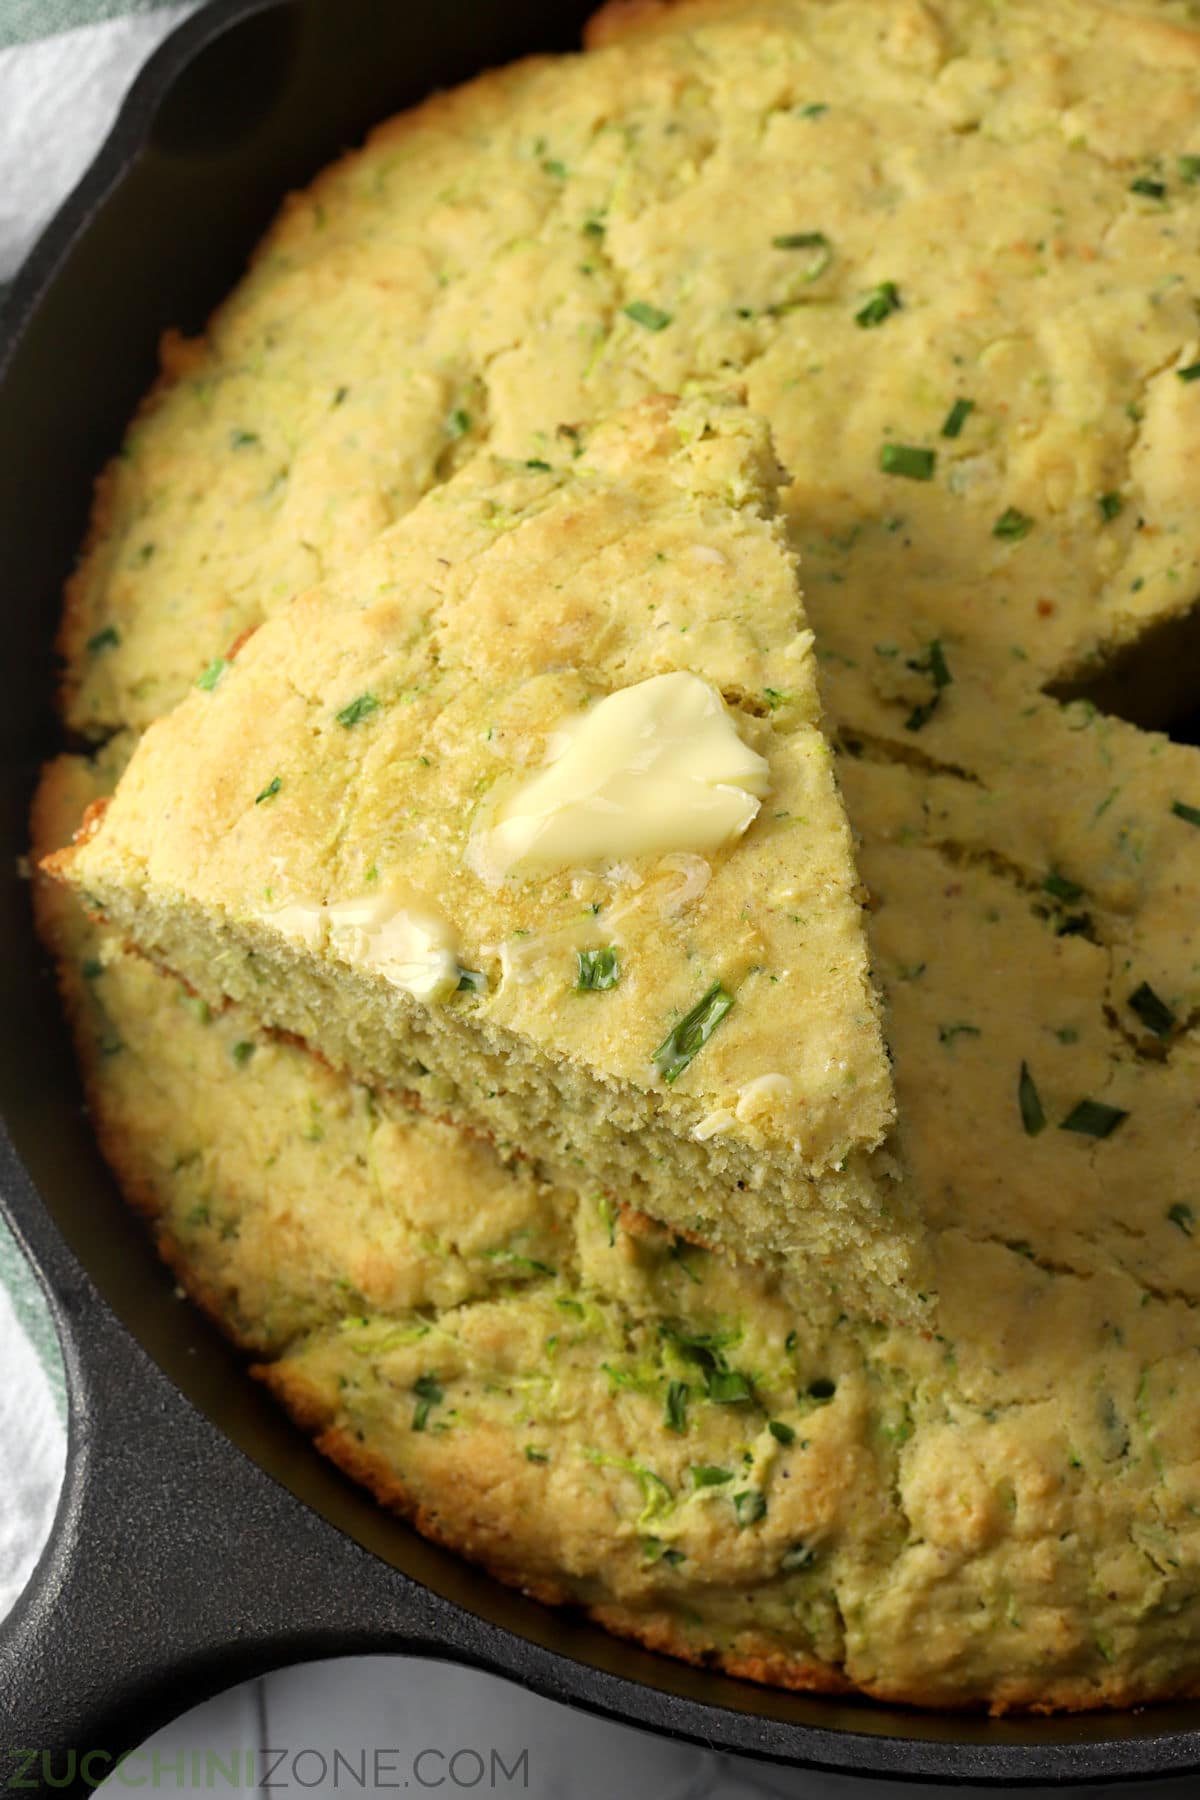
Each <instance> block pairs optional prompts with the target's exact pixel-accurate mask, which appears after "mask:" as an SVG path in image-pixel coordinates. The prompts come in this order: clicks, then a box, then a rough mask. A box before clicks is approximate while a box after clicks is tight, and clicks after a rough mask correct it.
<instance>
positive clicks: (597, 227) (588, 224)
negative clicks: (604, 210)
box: [583, 219, 605, 238]
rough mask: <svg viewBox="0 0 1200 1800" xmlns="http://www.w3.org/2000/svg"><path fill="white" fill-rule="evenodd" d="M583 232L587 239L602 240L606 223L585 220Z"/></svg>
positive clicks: (596, 220)
mask: <svg viewBox="0 0 1200 1800" xmlns="http://www.w3.org/2000/svg"><path fill="white" fill-rule="evenodd" d="M583 230H584V235H585V237H594V238H602V237H603V236H604V231H605V226H604V221H603V220H602V219H585V220H584V222H583Z"/></svg>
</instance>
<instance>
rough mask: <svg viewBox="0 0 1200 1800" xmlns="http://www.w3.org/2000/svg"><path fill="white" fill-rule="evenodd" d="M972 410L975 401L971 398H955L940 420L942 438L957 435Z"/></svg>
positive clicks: (973, 409)
mask: <svg viewBox="0 0 1200 1800" xmlns="http://www.w3.org/2000/svg"><path fill="white" fill-rule="evenodd" d="M974 411H975V402H974V401H973V400H956V401H955V402H954V405H953V406H952V407H951V408H950V411H949V412H948V413H947V414H946V417H945V418H944V419H943V420H942V436H943V437H944V438H956V437H958V436H959V434H960V432H961V431H962V428H963V426H964V425H965V424H966V422H967V420H968V419H969V418H970V416H971V414H972V413H973V412H974Z"/></svg>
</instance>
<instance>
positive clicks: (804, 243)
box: [771, 231, 833, 282]
mask: <svg viewBox="0 0 1200 1800" xmlns="http://www.w3.org/2000/svg"><path fill="white" fill-rule="evenodd" d="M771 242H772V244H773V245H774V247H775V249H776V250H813V251H815V252H816V254H815V255H814V256H813V257H812V258H811V259H810V260H809V262H808V265H807V267H806V268H805V271H804V279H805V281H806V282H808V281H815V280H816V279H817V276H818V275H823V274H824V273H825V271H826V269H827V268H828V267H829V265H830V263H831V262H832V261H833V245H832V244H831V243H830V241H829V239H828V238H827V237H826V236H825V233H824V232H823V231H788V232H785V233H784V234H783V235H782V236H781V237H773V238H772V239H771Z"/></svg>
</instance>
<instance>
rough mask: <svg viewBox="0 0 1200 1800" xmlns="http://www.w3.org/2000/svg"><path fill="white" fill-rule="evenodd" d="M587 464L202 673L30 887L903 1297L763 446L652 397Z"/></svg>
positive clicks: (901, 1228) (894, 1303)
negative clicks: (69, 890)
mask: <svg viewBox="0 0 1200 1800" xmlns="http://www.w3.org/2000/svg"><path fill="white" fill-rule="evenodd" d="M573 448H574V444H573V441H569V442H568V449H567V453H566V455H565V457H564V460H563V461H562V462H561V463H560V464H559V466H558V467H552V466H549V465H548V463H547V462H546V461H545V459H537V460H536V461H535V462H534V463H533V464H525V465H519V466H517V467H513V466H511V465H504V464H501V463H499V462H497V461H495V460H494V459H491V458H486V459H481V460H480V461H479V462H477V463H475V464H473V465H471V466H469V467H468V468H467V469H466V470H464V471H463V473H462V474H461V475H460V476H459V477H458V478H456V479H455V480H454V481H453V482H451V483H450V484H449V485H448V486H447V487H446V488H444V489H442V490H440V491H439V492H438V493H436V494H435V495H434V496H432V497H431V498H430V499H429V500H428V501H426V502H425V503H423V504H422V505H421V506H419V507H418V508H417V509H416V510H415V511H414V512H413V513H412V514H410V515H408V516H407V518H406V519H405V520H404V521H403V522H402V523H401V524H400V525H399V526H397V527H396V528H394V529H393V530H392V531H391V532H389V533H388V534H387V535H386V537H385V538H384V539H383V540H381V542H380V543H379V545H378V546H376V548H375V549H374V551H372V552H371V553H370V555H369V556H368V557H366V558H364V559H363V560H362V561H361V562H360V563H359V564H357V565H356V566H355V568H354V570H353V571H351V572H350V573H348V574H347V575H345V576H343V577H342V578H340V579H339V580H337V581H334V582H332V583H330V584H327V585H326V586H324V587H323V588H319V589H316V590H313V591H311V592H310V593H308V594H307V595H305V596H303V597H301V598H299V599H298V600H297V601H296V602H295V603H294V604H293V605H292V606H291V607H290V608H288V609H286V610H285V611H284V612H283V613H281V614H280V615H278V616H277V617H276V618H274V619H272V620H271V621H269V622H268V623H267V624H265V625H264V626H263V627H262V628H261V629H260V630H259V631H258V632H257V633H256V634H255V635H254V636H253V637H252V638H251V639H250V641H249V642H248V643H247V644H246V645H245V646H244V647H243V648H241V649H240V651H239V652H238V654H237V656H236V658H235V659H232V660H230V661H227V662H226V661H221V662H218V663H214V664H213V665H212V666H211V668H210V669H209V670H208V671H206V672H205V674H204V675H202V677H201V679H200V681H199V683H198V686H197V690H196V691H195V692H193V693H192V694H191V695H190V696H189V698H188V699H187V700H186V701H184V702H183V703H182V705H181V706H180V707H179V708H178V709H177V710H176V711H175V712H174V713H173V714H171V715H170V716H169V717H168V718H166V719H165V720H163V721H161V722H160V723H158V724H156V725H154V726H152V727H151V728H150V730H149V731H148V732H147V733H146V735H145V738H144V739H143V740H142V742H141V744H140V745H139V747H138V749H137V751H136V753H135V754H134V757H133V760H132V762H131V764H130V766H129V769H128V771H127V772H126V774H125V776H124V778H123V780H122V781H121V783H120V785H119V787H118V789H117V792H116V796H115V798H114V799H113V800H112V802H111V804H110V805H109V806H107V808H104V809H100V810H98V811H96V812H94V813H93V814H92V816H91V817H90V819H89V821H88V823H87V825H86V827H85V829H84V831H83V832H82V833H81V836H80V838H79V841H78V842H77V844H76V845H75V847H74V848H73V849H71V850H70V851H67V852H65V853H63V854H61V855H59V856H56V857H53V858H51V859H50V862H49V864H48V867H49V868H50V870H51V872H53V873H56V874H58V875H60V876H61V877H62V878H64V879H65V880H67V881H69V882H70V883H71V884H72V886H73V887H74V888H76V889H77V890H78V891H79V893H80V894H81V895H82V896H83V897H84V899H85V901H86V903H87V904H88V905H89V906H91V907H92V908H93V909H94V910H96V911H98V912H100V913H102V914H103V915H104V916H105V917H106V918H107V919H108V920H109V921H110V922H111V924H112V925H113V926H114V927H115V929H116V930H117V931H118V932H119V933H122V934H124V935H126V936H127V937H128V938H129V939H130V940H131V941H132V942H134V943H135V944H136V945H137V946H138V947H139V948H141V949H142V950H143V951H144V952H145V953H146V954H147V955H149V956H150V957H152V958H153V959H155V960H156V961H159V962H161V963H162V964H164V965H165V966H166V967H168V968H169V969H171V970H173V971H175V972H176V973H177V974H179V975H180V976H182V977H183V978H184V979H185V980H186V981H187V982H188V983H189V984H190V985H191V987H192V988H193V989H194V990H195V991H196V992H197V993H198V994H199V995H201V996H203V997H204V999H205V1000H206V1001H208V1002H209V1003H211V1004H220V1003H221V1002H222V1001H223V1000H224V999H226V998H231V999H234V1000H238V1001H241V1002H244V1003H246V1004H247V1005H249V1006H250V1007H251V1008H252V1009H253V1010H254V1011H255V1012H256V1013H257V1014H258V1016H259V1017H260V1018H261V1019H262V1020H263V1021H264V1022H265V1023H267V1024H268V1025H271V1026H274V1027H278V1028H281V1029H284V1030H286V1031H289V1032H292V1033H294V1034H296V1035H297V1036H299V1037H301V1038H303V1039H304V1040H306V1041H307V1042H308V1043H309V1044H310V1045H312V1046H313V1047H314V1048H316V1049H318V1050H319V1051H320V1052H321V1053H322V1054H323V1055H324V1056H325V1057H327V1058H328V1060H329V1061H330V1062H331V1063H332V1064H334V1065H335V1066H336V1067H338V1068H343V1069H346V1070H348V1071H350V1072H351V1073H352V1074H354V1075H356V1076H357V1077H359V1078H360V1079H363V1080H368V1081H372V1082H376V1083H380V1084H382V1085H384V1086H386V1087H388V1088H396V1089H403V1090H408V1091H411V1092H413V1093H415V1094H416V1095H418V1096H419V1097H420V1098H421V1100H422V1103H423V1104H425V1105H426V1106H427V1107H428V1108H429V1109H431V1110H435V1111H438V1112H440V1113H442V1114H444V1115H446V1116H448V1117H450V1118H451V1119H453V1120H455V1121H457V1122H459V1123H462V1124H465V1125H469V1126H472V1127H474V1128H476V1129H483V1130H485V1131H486V1132H487V1133H488V1134H489V1135H490V1136H491V1137H492V1138H493V1139H495V1140H496V1141H497V1142H500V1143H509V1144H516V1145H519V1146H520V1147H521V1148H522V1149H524V1150H525V1151H527V1152H529V1153H531V1154H536V1155H539V1156H542V1157H544V1158H545V1159H546V1160H547V1162H548V1163H550V1164H551V1165H553V1166H555V1167H557V1168H559V1169H560V1170H567V1171H570V1172H572V1174H573V1175H574V1177H575V1179H576V1180H583V1181H585V1182H587V1181H590V1182H594V1183H596V1184H598V1185H599V1186H601V1187H602V1188H605V1189H607V1190H608V1191H610V1192H611V1193H612V1194H614V1195H616V1196H617V1197H618V1198H619V1199H620V1200H621V1201H622V1202H626V1203H629V1204H631V1205H632V1206H634V1207H635V1208H636V1209H638V1210H641V1211H644V1212H647V1213H649V1214H650V1215H651V1216H652V1217H654V1218H656V1219H659V1220H661V1221H664V1222H666V1223H668V1224H670V1225H671V1226H673V1227H674V1228H675V1229H677V1230H680V1231H682V1232H685V1233H688V1234H690V1235H693V1236H695V1237H697V1238H699V1239H700V1240H702V1241H704V1242H708V1243H714V1244H721V1245H723V1246H724V1247H725V1248H727V1249H728V1250H730V1251H731V1252H733V1253H734V1254H736V1255H739V1256H750V1257H757V1258H766V1259H768V1260H772V1259H774V1260H782V1261H784V1262H787V1263H797V1262H804V1263H808V1264H816V1265H817V1266H818V1267H821V1268H823V1269H825V1270H826V1271H828V1269H829V1268H831V1267H832V1265H833V1263H834V1260H835V1259H839V1260H838V1264H837V1281H838V1284H839V1286H840V1288H841V1289H842V1291H843V1293H844V1294H845V1296H846V1298H847V1301H848V1302H853V1303H854V1304H856V1305H858V1306H869V1307H870V1308H872V1310H874V1311H878V1310H879V1309H880V1308H881V1307H884V1308H890V1309H891V1310H895V1309H896V1308H897V1307H900V1308H902V1309H904V1310H908V1309H910V1308H912V1307H914V1306H919V1305H920V1302H919V1301H917V1300H916V1298H915V1296H914V1294H913V1292H912V1288H913V1285H914V1280H915V1277H914V1270H915V1268H916V1263H915V1261H914V1255H915V1251H914V1245H915V1241H916V1228H915V1225H914V1224H913V1223H912V1222H911V1221H910V1219H909V1218H908V1217H907V1216H906V1215H905V1214H904V1213H903V1212H902V1211H901V1209H900V1208H899V1206H898V1203H897V1201H896V1198H895V1195H896V1187H895V1183H894V1180H893V1175H892V1171H893V1164H892V1162H891V1159H890V1156H889V1155H888V1153H887V1152H886V1151H881V1150H880V1146H881V1145H882V1144H883V1142H884V1139H885V1136H886V1134H887V1131H888V1128H889V1125H890V1124H891V1121H892V1117H893V1102H892V1093H891V1083H890V1077H889V1067H888V1062H887V1057H886V1052H885V1050H884V1046H883V1041H882V1035H881V1030H880V1014H879V1007H878V1003H877V1000H876V996H875V994H874V991H873V989H872V986H871V982H870V978H869V971H868V962H867V952H866V944H865V937H864V933H863V926H862V916H861V911H860V907H859V903H858V900H857V898H856V891H855V889H856V875H855V871H854V865H853V859H852V852H851V839H850V833H849V829H848V826H847V823H846V820H845V817H844V814H843V812H842V808H841V803H840V800H839V798H838V794H837V789H836V784H835V780H834V775H833V770H832V766H831V759H830V754H829V749H828V745H827V743H826V741H825V738H824V737H823V735H822V731H821V725H820V704H819V699H818V694H817V687H816V680H815V673H814V663H813V656H812V642H811V634H810V633H809V632H808V631H807V629H806V626H805V621H804V617H803V613H802V610H801V605H800V600H799V595H798V590H797V586H796V573H795V568H794V565H793V561H792V559H791V557H790V555H789V553H788V551H787V549H786V547H785V542H784V537H783V531H782V526H781V524H780V523H779V521H778V519H777V517H776V514H775V493H776V488H777V485H778V482H779V479H780V475H779V471H778V469H777V466H776V464H775V461H774V458H773V455H772V453H771V450H770V445H769V438H768V434H767V432H766V429H765V427H764V426H763V425H762V424H761V423H760V422H758V421H756V420H754V419H753V418H752V417H751V416H750V415H748V414H746V413H745V412H744V411H743V410H742V409H741V407H739V406H737V405H734V404H729V403H725V402H711V403H706V402H701V401H691V402H687V403H682V404H673V403H670V402H667V401H662V400H655V401H649V402H646V403H643V404H642V405H640V406H639V407H637V408H634V409H632V410H631V411H630V412H629V413H627V414H625V415H621V416H619V417H618V418H617V419H615V420H614V421H613V422H612V423H611V424H609V425H608V426H606V427H604V428H601V429H599V430H598V431H597V432H596V433H595V435H594V437H592V439H591V440H590V442H589V443H588V445H587V448H586V451H585V452H584V454H583V455H582V456H575V455H572V454H571V450H572V449H573ZM900 1290H904V1293H903V1295H902V1296H901V1297H900V1298H895V1297H894V1296H895V1295H897V1294H898V1293H899V1292H900Z"/></svg>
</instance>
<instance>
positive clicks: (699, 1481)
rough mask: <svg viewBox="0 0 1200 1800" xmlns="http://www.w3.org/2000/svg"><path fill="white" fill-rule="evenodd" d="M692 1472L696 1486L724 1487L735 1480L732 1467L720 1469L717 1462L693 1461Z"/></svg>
mask: <svg viewBox="0 0 1200 1800" xmlns="http://www.w3.org/2000/svg"><path fill="white" fill-rule="evenodd" d="M691 1473H692V1486H693V1487H694V1488H709V1487H723V1486H724V1484H725V1483H726V1482H727V1481H732V1480H733V1470H732V1469H718V1468H717V1467H716V1465H715V1463H693V1464H692V1469H691Z"/></svg>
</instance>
